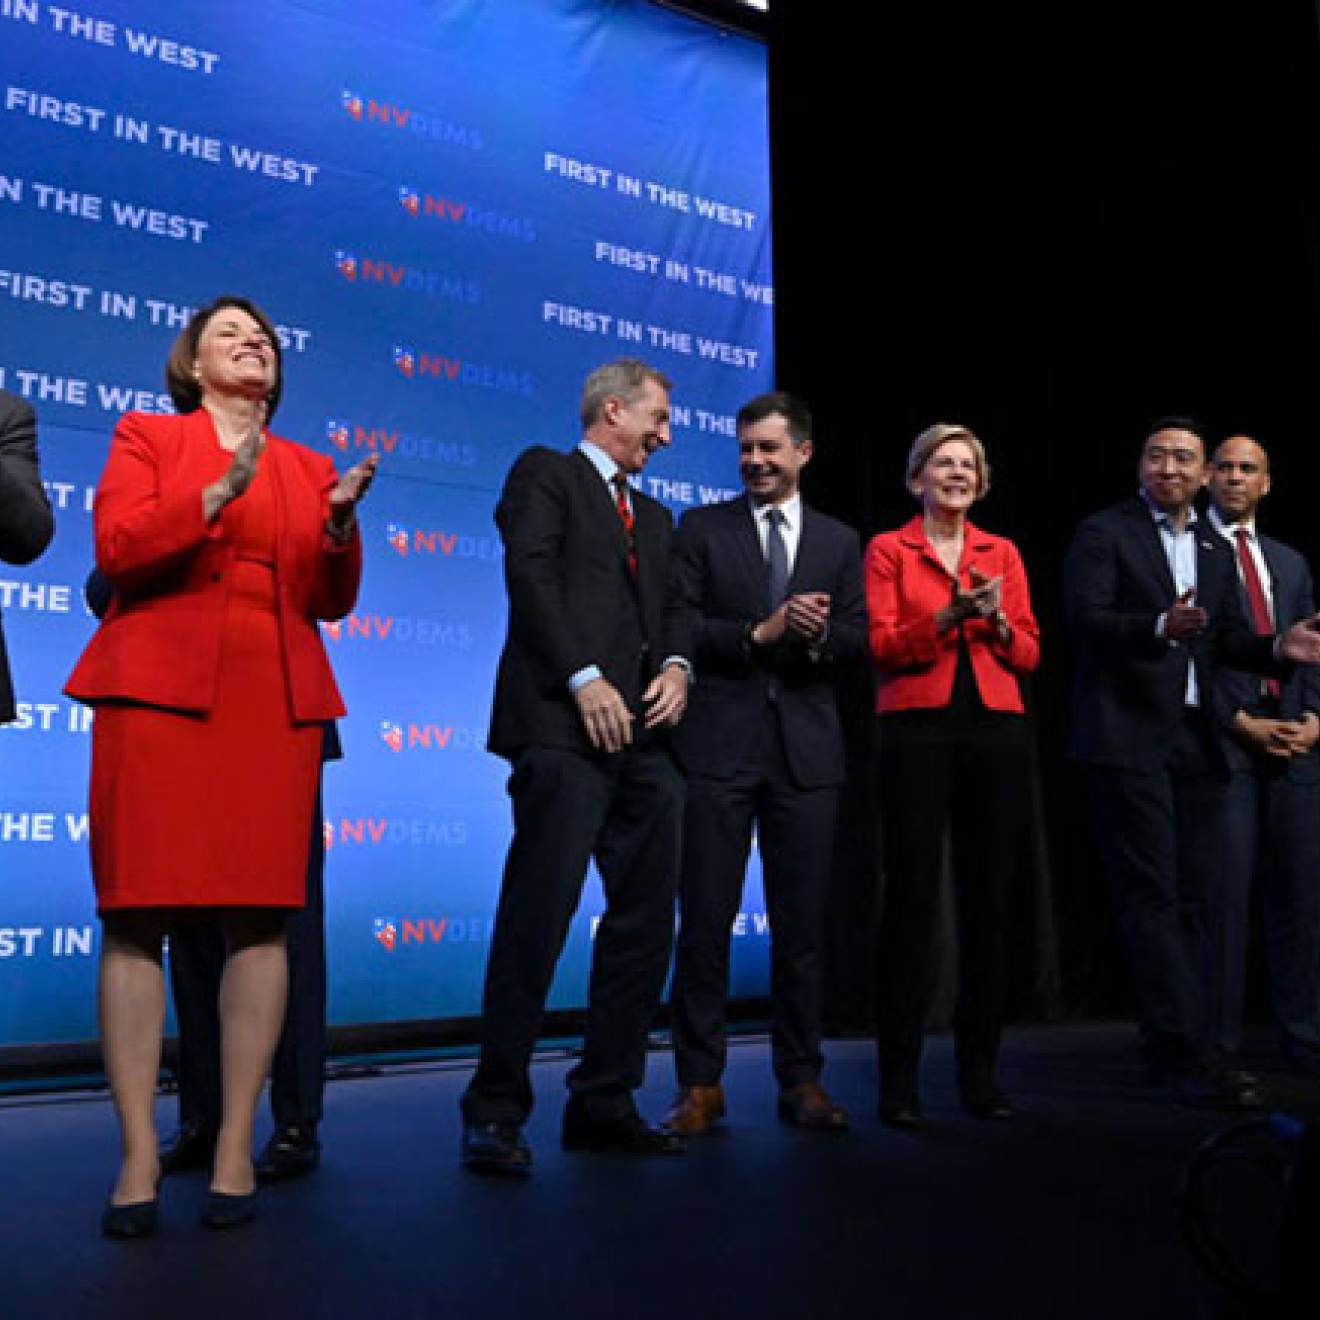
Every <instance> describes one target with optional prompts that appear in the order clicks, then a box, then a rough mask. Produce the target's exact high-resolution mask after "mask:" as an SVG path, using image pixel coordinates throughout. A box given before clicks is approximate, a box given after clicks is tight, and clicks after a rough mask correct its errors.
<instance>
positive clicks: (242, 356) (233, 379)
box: [194, 307, 277, 398]
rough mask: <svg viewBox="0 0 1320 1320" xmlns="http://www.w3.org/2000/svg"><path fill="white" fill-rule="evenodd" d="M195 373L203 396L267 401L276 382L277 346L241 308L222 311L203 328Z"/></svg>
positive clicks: (199, 340) (223, 308) (199, 337)
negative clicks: (263, 399) (228, 395)
mask: <svg viewBox="0 0 1320 1320" xmlns="http://www.w3.org/2000/svg"><path fill="white" fill-rule="evenodd" d="M194 369H195V371H196V373H197V383H198V384H199V385H200V387H201V390H202V393H203V394H239V395H243V396H245V397H248V398H264V397H265V396H266V395H268V394H270V392H271V391H272V390H273V389H274V388H275V382H276V379H277V358H276V356H275V345H274V344H272V343H271V341H270V336H269V335H268V334H267V333H266V332H265V330H263V329H262V328H261V325H260V324H259V323H258V322H257V321H256V320H254V319H253V318H252V317H251V316H249V315H248V314H247V312H245V311H243V309H242V308H241V307H222V308H221V309H220V310H219V311H218V312H216V313H215V315H214V316H212V317H211V319H210V320H209V321H207V323H206V324H205V325H204V326H203V327H202V333H201V334H200V335H199V336H198V339H197V357H196V361H195V363H194Z"/></svg>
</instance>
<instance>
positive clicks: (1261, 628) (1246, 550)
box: [1234, 527, 1280, 698]
mask: <svg viewBox="0 0 1320 1320" xmlns="http://www.w3.org/2000/svg"><path fill="white" fill-rule="evenodd" d="M1234 535H1235V536H1236V537H1237V554H1238V563H1239V564H1240V565H1241V566H1242V584H1243V585H1244V586H1245V587H1246V589H1247V602H1248V604H1250V606H1251V622H1252V624H1253V626H1254V627H1255V629H1256V631H1257V632H1258V633H1260V634H1261V636H1262V637H1268V636H1269V635H1270V634H1272V633H1273V632H1274V615H1273V613H1272V612H1271V610H1270V603H1269V601H1268V600H1267V599H1266V597H1265V588H1264V587H1263V586H1262V585H1261V580H1260V574H1259V573H1258V572H1257V571H1256V556H1255V555H1253V554H1252V553H1251V538H1250V536H1249V534H1248V532H1247V529H1246V528H1245V527H1239V528H1238V529H1237V531H1236V532H1235V533H1234ZM1279 690H1280V689H1279V680H1278V679H1277V678H1267V679H1266V680H1265V691H1266V692H1268V693H1269V695H1270V696H1272V697H1275V698H1277V697H1278V695H1279Z"/></svg>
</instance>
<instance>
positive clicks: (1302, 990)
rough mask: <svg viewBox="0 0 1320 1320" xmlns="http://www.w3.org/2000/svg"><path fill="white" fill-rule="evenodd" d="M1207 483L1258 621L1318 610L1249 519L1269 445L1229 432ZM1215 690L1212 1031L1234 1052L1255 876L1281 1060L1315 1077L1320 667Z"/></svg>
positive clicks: (1266, 479)
mask: <svg viewBox="0 0 1320 1320" xmlns="http://www.w3.org/2000/svg"><path fill="white" fill-rule="evenodd" d="M1207 489H1208V492H1209V495H1210V511H1209V522H1210V525H1211V526H1212V527H1214V529H1215V530H1216V531H1217V532H1218V533H1219V534H1220V535H1221V536H1223V537H1224V539H1225V540H1226V541H1227V542H1228V544H1229V546H1230V547H1231V548H1232V551H1233V555H1234V558H1235V560H1236V563H1237V569H1238V582H1239V585H1240V587H1241V592H1242V606H1243V610H1244V612H1245V613H1246V615H1247V617H1248V618H1249V619H1250V620H1251V622H1252V624H1253V626H1254V628H1255V630H1256V631H1257V632H1258V633H1273V632H1274V631H1276V629H1278V628H1286V627H1287V626H1288V625H1289V624H1292V623H1296V622H1297V620H1299V619H1305V618H1308V617H1309V616H1310V615H1312V614H1313V613H1315V599H1314V594H1313V591H1312V585H1311V573H1310V570H1309V569H1308V568H1307V565H1306V560H1305V559H1303V558H1302V556H1301V555H1299V554H1298V553H1297V551H1296V550H1293V549H1291V548H1290V547H1288V546H1286V545H1284V544H1283V543H1282V542H1280V541H1276V540H1274V538H1273V537H1270V536H1265V535H1262V534H1261V533H1260V532H1259V530H1258V529H1257V526H1256V511H1257V508H1258V506H1259V505H1260V502H1261V500H1263V499H1264V498H1265V496H1266V495H1267V494H1268V493H1269V489H1270V462H1269V455H1268V454H1266V452H1265V450H1264V448H1263V447H1262V446H1261V445H1260V444H1258V443H1257V442H1256V441H1255V440H1253V439H1252V438H1251V437H1250V436H1246V435H1234V436H1230V437H1229V438H1228V439H1227V440H1225V441H1224V442H1223V443H1222V444H1221V445H1220V446H1219V448H1218V449H1216V450H1215V452H1214V455H1213V457H1212V458H1211V460H1210V481H1209V485H1208V487H1207ZM1216 695H1217V699H1218V706H1219V710H1220V718H1221V721H1222V722H1223V725H1224V728H1225V731H1226V733H1227V735H1228V736H1227V737H1226V740H1225V753H1226V755H1227V757H1228V766H1229V784H1228V797H1227V804H1226V810H1225V812H1224V829H1225V838H1226V844H1227V853H1226V858H1225V865H1224V866H1223V867H1222V868H1221V870H1220V871H1219V872H1217V874H1218V875H1219V877H1220V879H1221V882H1222V884H1223V886H1224V888H1223V892H1222V894H1221V896H1220V898H1219V900H1218V902H1215V903H1212V904H1210V905H1209V906H1208V911H1207V916H1208V920H1207V929H1206V953H1207V957H1206V961H1205V968H1206V973H1207V984H1206V1027H1207V1041H1208V1044H1209V1045H1210V1047H1211V1048H1212V1049H1213V1050H1215V1051H1217V1052H1218V1053H1219V1054H1220V1055H1221V1056H1223V1057H1225V1058H1228V1059H1230V1060H1231V1059H1232V1058H1233V1057H1234V1056H1235V1055H1236V1054H1237V1051H1238V1049H1239V1048H1240V1046H1241V1043H1242V1009H1243V1000H1244V995H1245V986H1246V970H1247V947H1248V942H1249V933H1250V928H1251V902H1250V896H1251V888H1252V883H1253V880H1255V881H1256V882H1257V883H1259V884H1260V885H1261V892H1260V897H1261V903H1260V911H1261V918H1262V923H1263V932H1264V937H1265V952H1266V955H1267V963H1268V971H1269V987H1270V1000H1271V1004H1272V1007H1273V1010H1274V1017H1275V1021H1276V1023H1277V1024H1278V1028H1279V1031H1280V1032H1281V1034H1282V1038H1283V1039H1282V1044H1283V1052H1284V1058H1285V1062H1286V1064H1287V1065H1288V1066H1289V1067H1290V1068H1292V1069H1293V1070H1294V1071H1297V1072H1299V1073H1302V1074H1304V1075H1307V1076H1312V1077H1315V1076H1320V1022H1317V976H1320V752H1317V748H1316V743H1317V739H1320V674H1317V671H1316V670H1314V669H1309V668H1308V669H1298V670H1294V671H1293V672H1292V673H1291V674H1289V675H1287V677H1285V678H1283V679H1278V678H1267V679H1260V678H1256V677H1254V676H1252V675H1250V674H1244V673H1240V672H1238V671H1235V670H1223V671H1221V673H1220V675H1219V680H1218V683H1217V694H1216Z"/></svg>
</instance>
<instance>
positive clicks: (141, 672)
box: [66, 297, 375, 1237]
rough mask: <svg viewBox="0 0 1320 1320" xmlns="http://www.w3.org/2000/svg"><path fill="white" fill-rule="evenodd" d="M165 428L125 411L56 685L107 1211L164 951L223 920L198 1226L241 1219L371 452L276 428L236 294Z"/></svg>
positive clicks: (135, 1193)
mask: <svg viewBox="0 0 1320 1320" xmlns="http://www.w3.org/2000/svg"><path fill="white" fill-rule="evenodd" d="M166 381H167V384H168V386H169V390H170V394H171V396H172V398H173V399H174V402H175V404H176V406H177V407H178V409H179V414H178V415H177V416H155V415H147V414H143V413H129V414H127V415H126V416H125V417H124V418H123V419H122V420H121V421H120V423H119V425H118V427H117V428H116V430H115V435H114V439H113V441H112V443H111V446H110V455H109V458H108V460H107V462H106V467H105V471H104V473H103V474H102V477H101V481H100V484H99V486H98V487H97V491H96V502H95V507H94V529H95V538H96V561H97V565H98V567H99V568H100V569H101V570H102V572H103V573H104V574H105V575H106V576H107V577H108V578H109V579H110V581H111V583H112V584H113V586H114V598H113V602H112V604H111V606H110V609H109V611H108V612H107V614H106V617H105V621H104V622H103V623H102V625H101V627H100V629H99V630H98V631H97V633H96V634H95V635H94V636H93V638H92V640H91V642H90V643H89V645H88V647H87V649H86V651H84V652H83V655H82V658H81V659H80V660H79V661H78V664H77V667H76V668H75V669H74V671H73V674H72V675H71V677H70V679H69V682H68V685H67V687H66V691H67V692H68V693H69V695H70V696H73V697H76V698H77V699H78V700H80V701H84V702H86V703H87V704H89V705H91V706H93V707H95V710H96V718H95V720H94V722H93V727H92V783H91V845H92V874H93V877H94V879H95V883H96V897H97V909H98V911H99V913H100V915H101V917H102V919H103V922H104V930H103V938H102V949H101V974H100V990H101V1040H102V1046H103V1049H104V1054H105V1061H106V1072H107V1075H108V1077H109V1080H110V1087H111V1091H112V1094H113V1096H114V1100H115V1108H116V1111H117V1113H118V1116H119V1121H120V1128H121V1133H122V1137H123V1145H124V1150H123V1160H122V1163H121V1166H120V1170H119V1176H118V1179H117V1181H116V1183H115V1187H114V1191H113V1192H112V1194H111V1197H110V1202H109V1204H108V1206H107V1207H106V1211H105V1214H104V1216H103V1219H102V1227H103V1229H104V1231H105V1232H106V1233H108V1234H110V1235H111V1236H116V1237H140V1236H143V1235H144V1234H146V1233H149V1232H151V1231H152V1229H153V1228H154V1227H155V1224H156V1183H157V1181H158V1179H159V1163H158V1160H157V1154H156V1131H155V1123H154V1097H155V1085H156V1075H157V1071H158V1068H159V1065H160V1047H161V1032H162V1028H163V1023H164V1016H165V986H164V978H163V974H162V965H161V947H162V936H163V934H164V931H165V930H166V928H167V927H169V926H171V925H175V924H177V923H178V922H180V921H181V920H183V919H186V918H187V916H188V915H189V914H193V915H195V916H197V917H199V918H202V917H214V916H218V917H219V919H220V920H221V921H222V923H223V925H224V928H225V932H226V936H227V940H228V959H227V962H226V965H225V970H224V976H223V980H222V982H221V987H220V1000H219V1006H220V1017H221V1029H222V1046H221V1051H222V1060H223V1071H224V1115H223V1119H222V1124H221V1127H220V1130H219V1133H218V1136H217V1139H216V1148H215V1163H214V1166H213V1169H212V1177H211V1191H210V1195H209V1196H208V1198H207V1204H206V1211H205V1215H204V1218H205V1220H206V1222H207V1223H208V1224H210V1225H212V1226H214V1227H226V1226H229V1225H232V1224H236V1223H242V1222H244V1221H245V1220H247V1219H250V1218H251V1217H252V1215H253V1213H254V1211H255V1190H254V1189H255V1181H254V1178H253V1170H252V1126H253V1119H254V1115H255V1111H256V1105H257V1099H258V1096H259V1094H260V1091H261V1087H262V1084H263V1082H264V1080H265V1078H266V1074H267V1072H268V1070H269V1067H270V1061H271V1056H272V1054H273V1053H274V1049H275V1045H276V1043H277V1041H278V1038H279V1032H280V1026H281V1023H282V1021H283V1015H284V996H285V985H286V978H287V962H286V958H285V949H284V921H285V916H286V914H287V913H288V911H289V910H290V909H291V908H299V907H302V906H303V903H304V901H305V890H304V875H305V872H306V861H307V849H308V829H307V822H308V821H309V820H310V819H311V817H312V810H313V804H314V801H315V795H316V782H317V769H318V763H319V758H320V749H321V737H322V727H323V725H324V722H325V721H326V720H330V719H334V718H335V717H337V716H339V715H342V714H343V713H344V705H343V702H342V700H341V699H340V696H339V690H338V688H337V687H336V685H335V680H334V676H333V675H332V674H331V672H330V664H329V660H328V659H327V657H326V654H325V648H324V646H323V644H322V642H321V637H320V632H319V629H318V627H317V620H318V619H336V618H339V617H340V616H342V615H343V614H345V613H347V611H348V610H349V609H350V608H351V607H352V604H353V601H354V599H355V597H356V595H357V588H358V579H359V577H360V574H361V564H362V550H361V542H360V540H359V537H358V533H357V519H356V508H357V503H358V501H359V500H360V499H361V498H362V496H363V495H364V494H365V493H366V490H367V487H368V486H369V485H370V484H371V479H372V476H373V474H374V471H375V462H374V459H368V460H367V461H366V462H365V463H362V464H359V465H358V466H357V467H355V468H353V469H352V470H351V471H349V472H348V473H346V474H345V475H344V476H343V477H337V476H336V474H335V471H334V467H333V465H332V464H331V462H330V460H329V459H327V458H324V457H322V456H321V455H319V454H316V453H314V452H312V451H311V450H309V449H306V448H304V447H303V446H301V445H297V444H294V443H293V442H292V441H289V440H282V439H279V438H278V437H276V436H273V435H271V434H270V433H269V432H268V431H267V430H266V421H267V419H268V418H269V417H270V416H271V415H272V414H273V413H274V411H275V408H276V406H277V405H278V403H279V398H280V390H281V384H282V380H281V356H280V345H279V339H278V336H277V334H276V331H275V327H274V326H273V325H272V324H271V322H270V319H269V318H268V317H267V316H266V315H265V313H264V312H262V311H261V310H260V309H259V308H257V307H256V306H254V305H253V304H252V303H250V302H248V301H247V300H246V299H243V298H232V297H225V298H220V299H218V300H217V301H216V302H214V303H212V304H211V305H210V306H208V307H205V308H203V309H202V310H201V311H199V312H198V313H196V315H195V316H194V317H193V318H192V320H191V321H190V322H189V323H188V325H187V327H186V328H185V329H184V330H183V332H182V333H181V334H180V335H179V338H178V339H177V340H176V342H175V344H174V347H173V348H172V349H171V351H170V356H169V360H168V362H167V364H166Z"/></svg>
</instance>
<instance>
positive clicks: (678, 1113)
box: [664, 1083, 724, 1137]
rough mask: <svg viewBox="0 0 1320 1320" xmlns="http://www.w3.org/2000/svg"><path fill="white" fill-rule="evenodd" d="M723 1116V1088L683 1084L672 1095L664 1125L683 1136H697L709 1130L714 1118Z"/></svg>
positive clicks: (717, 1085)
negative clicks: (674, 1094) (672, 1098)
mask: <svg viewBox="0 0 1320 1320" xmlns="http://www.w3.org/2000/svg"><path fill="white" fill-rule="evenodd" d="M723 1117H724V1088H723V1087H722V1086H720V1085H719V1084H718V1083H717V1084H716V1085H715V1086H685V1087H683V1089H682V1090H681V1091H679V1093H678V1094H677V1095H676V1096H675V1097H674V1103H673V1104H672V1105H671V1106H670V1108H669V1112H668V1113H667V1114H666V1115H665V1118H664V1126H665V1127H667V1128H668V1129H669V1130H670V1131H671V1132H681V1133H682V1134H683V1135H684V1136H685V1137H699V1136H701V1134H702V1133H703V1132H709V1131H710V1129H711V1127H712V1126H713V1125H714V1123H715V1120H716V1119H718V1118H723Z"/></svg>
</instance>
